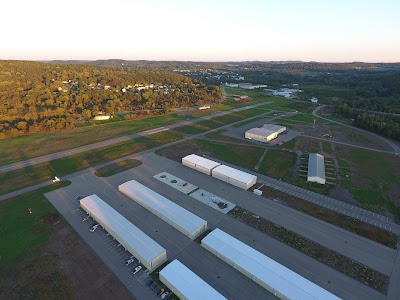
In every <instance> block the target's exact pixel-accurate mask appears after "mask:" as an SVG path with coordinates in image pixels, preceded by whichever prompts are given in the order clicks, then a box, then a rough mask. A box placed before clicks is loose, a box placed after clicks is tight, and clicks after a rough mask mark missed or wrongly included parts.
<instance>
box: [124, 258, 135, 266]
mask: <svg viewBox="0 0 400 300" xmlns="http://www.w3.org/2000/svg"><path fill="white" fill-rule="evenodd" d="M134 261H135V259H134V257H133V256H131V257H130V258H129V259H128V260H127V261H126V263H125V266H129V265H130V264H131V263H133V262H134Z"/></svg>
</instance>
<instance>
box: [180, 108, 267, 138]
mask: <svg viewBox="0 0 400 300" xmlns="http://www.w3.org/2000/svg"><path fill="white" fill-rule="evenodd" d="M264 113H266V111H264V110H261V109H257V108H251V109H247V110H243V111H240V112H235V113H231V114H228V115H224V116H220V117H216V118H213V119H210V120H204V121H200V122H197V123H193V124H190V125H185V126H181V127H177V128H175V129H174V130H175V131H178V132H181V133H184V134H198V133H203V132H206V131H209V130H211V129H215V128H218V127H221V126H224V125H228V124H231V123H235V122H239V121H240V120H243V119H247V118H251V117H255V116H257V115H260V114H264Z"/></svg>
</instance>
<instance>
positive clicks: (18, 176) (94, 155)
mask: <svg viewBox="0 0 400 300" xmlns="http://www.w3.org/2000/svg"><path fill="white" fill-rule="evenodd" d="M181 138H182V136H181V135H179V134H177V133H173V132H169V131H164V132H158V133H155V134H152V135H148V136H143V137H140V138H137V139H134V140H132V141H128V142H123V143H119V144H116V145H113V146H108V147H104V148H99V149H96V150H92V151H87V152H83V153H80V154H77V155H73V156H68V157H64V158H60V159H56V160H52V161H49V162H46V163H42V164H38V165H34V166H30V167H25V168H21V169H17V170H14V171H10V172H6V173H1V174H0V182H1V185H0V195H2V194H6V193H9V192H12V191H15V190H19V189H22V188H25V187H28V186H31V185H34V184H38V183H40V182H43V181H46V180H51V179H52V178H54V176H58V177H62V176H65V175H67V174H70V173H74V172H77V171H80V170H83V169H86V168H89V167H93V166H96V165H100V164H103V163H106V162H108V161H110V160H113V159H116V158H120V157H123V156H126V155H130V154H133V153H137V152H141V151H144V150H148V149H151V148H154V147H157V146H160V145H163V144H167V143H170V142H174V141H177V140H179V139H181Z"/></svg>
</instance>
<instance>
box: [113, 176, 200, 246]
mask: <svg viewBox="0 0 400 300" xmlns="http://www.w3.org/2000/svg"><path fill="white" fill-rule="evenodd" d="M118 189H119V191H120V192H122V193H123V194H125V195H126V196H128V197H129V198H131V199H132V200H134V201H135V202H136V203H138V204H140V205H141V206H143V207H144V208H146V209H147V210H149V211H151V212H152V213H153V214H155V215H156V216H157V217H159V218H161V219H162V220H164V221H165V222H167V223H168V224H170V225H171V226H172V227H174V228H175V229H177V230H179V231H180V232H182V233H183V234H184V235H186V236H187V237H189V238H191V239H195V238H196V237H197V236H199V235H200V234H202V233H203V232H204V231H205V230H206V229H207V221H205V220H203V219H202V218H200V217H198V216H196V215H195V214H193V213H191V212H190V211H188V210H186V209H184V208H183V207H181V206H179V205H177V204H175V203H174V202H172V201H171V200H169V199H167V198H165V197H164V196H162V195H160V194H158V193H156V192H155V191H153V190H151V189H149V188H148V187H147V186H144V185H143V184H141V183H139V182H137V181H136V180H131V181H127V182H125V183H123V184H121V185H120V186H118Z"/></svg>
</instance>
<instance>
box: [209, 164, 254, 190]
mask: <svg viewBox="0 0 400 300" xmlns="http://www.w3.org/2000/svg"><path fill="white" fill-rule="evenodd" d="M212 177H215V178H217V179H219V180H222V181H225V182H228V183H230V184H232V185H235V186H237V187H240V188H241V189H244V190H248V189H249V188H251V187H252V186H253V185H255V184H256V183H257V176H254V175H252V174H249V173H246V172H243V171H240V170H238V169H234V168H231V167H228V166H225V165H221V166H218V167H216V168H214V169H213V170H212Z"/></svg>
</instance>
